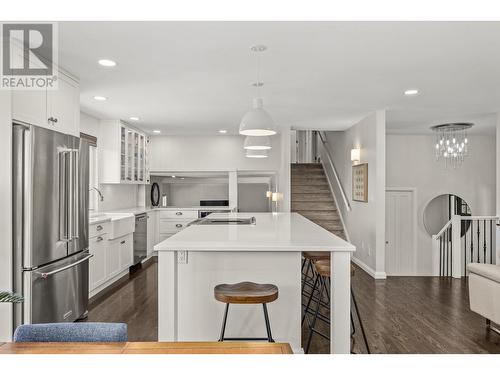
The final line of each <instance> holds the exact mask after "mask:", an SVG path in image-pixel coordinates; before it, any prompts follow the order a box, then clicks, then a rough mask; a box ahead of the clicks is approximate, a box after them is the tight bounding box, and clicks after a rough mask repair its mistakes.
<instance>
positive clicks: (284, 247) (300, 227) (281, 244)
mask: <svg viewBox="0 0 500 375" xmlns="http://www.w3.org/2000/svg"><path fill="white" fill-rule="evenodd" d="M252 216H253V217H255V219H256V224H255V225H191V226H189V227H187V228H186V229H184V230H182V231H180V232H178V233H176V234H175V235H173V236H171V237H170V238H167V239H166V240H164V241H163V242H160V243H159V244H157V245H156V246H155V247H154V249H155V250H157V251H189V250H191V251H349V252H353V251H355V250H356V248H355V247H354V246H353V245H352V244H350V243H348V242H346V241H344V240H343V239H341V238H340V237H338V236H336V235H334V234H333V233H330V232H329V231H327V230H325V229H323V228H322V227H320V226H319V225H317V224H314V223H313V222H312V221H310V220H308V219H306V218H305V217H303V216H302V215H299V214H298V213H277V214H273V213H214V214H211V215H210V218H248V217H252Z"/></svg>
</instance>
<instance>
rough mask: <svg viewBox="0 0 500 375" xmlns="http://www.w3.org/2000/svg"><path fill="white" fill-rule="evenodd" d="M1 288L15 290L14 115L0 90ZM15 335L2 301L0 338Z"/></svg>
mask: <svg viewBox="0 0 500 375" xmlns="http://www.w3.org/2000/svg"><path fill="white" fill-rule="evenodd" d="M0 150H2V155H3V157H2V158H1V159H0V175H1V176H2V183H1V184H0V210H1V212H2V215H4V216H3V217H4V219H3V220H2V225H0V290H7V291H12V188H11V186H12V178H11V176H12V158H11V157H10V156H11V155H12V117H11V95H10V92H9V91H5V90H4V91H0ZM11 339H12V305H11V304H10V303H0V341H11Z"/></svg>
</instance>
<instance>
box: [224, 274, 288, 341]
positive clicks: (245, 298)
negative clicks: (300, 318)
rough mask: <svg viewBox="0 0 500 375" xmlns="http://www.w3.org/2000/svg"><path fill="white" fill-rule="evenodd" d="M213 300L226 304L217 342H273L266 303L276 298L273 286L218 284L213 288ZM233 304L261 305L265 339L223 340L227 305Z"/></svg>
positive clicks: (246, 283) (227, 310) (276, 294)
mask: <svg viewBox="0 0 500 375" xmlns="http://www.w3.org/2000/svg"><path fill="white" fill-rule="evenodd" d="M214 296H215V299H216V300H217V301H219V302H223V303H225V304H226V309H225V311H224V318H223V319H222V328H221V332H220V338H219V341H224V340H231V341H251V340H267V341H269V342H274V340H273V336H272V333H271V324H270V323H269V315H268V312H267V303H269V302H273V301H275V300H276V299H277V298H278V287H277V286H276V285H273V284H256V283H252V282H249V281H245V282H242V283H237V284H219V285H217V286H216V287H215V288H214ZM231 303H233V304H262V308H263V310H264V320H265V322H266V331H267V338H264V337H262V338H260V337H256V338H245V337H235V338H225V337H224V333H225V331H226V322H227V316H228V312H229V305H230V304H231Z"/></svg>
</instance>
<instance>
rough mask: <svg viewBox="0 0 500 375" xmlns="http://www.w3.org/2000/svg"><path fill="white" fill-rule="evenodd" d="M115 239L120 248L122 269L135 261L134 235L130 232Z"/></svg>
mask: <svg viewBox="0 0 500 375" xmlns="http://www.w3.org/2000/svg"><path fill="white" fill-rule="evenodd" d="M115 241H117V242H118V247H119V249H120V250H119V251H120V270H123V269H125V268H127V267H130V266H131V265H132V264H133V263H134V235H133V234H128V235H126V236H123V237H120V238H118V239H117V240H115Z"/></svg>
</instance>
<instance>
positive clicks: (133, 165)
mask: <svg viewBox="0 0 500 375" xmlns="http://www.w3.org/2000/svg"><path fill="white" fill-rule="evenodd" d="M101 129H102V137H101V138H102V139H98V149H99V153H100V156H101V158H100V160H101V165H102V168H101V171H100V172H101V173H100V176H99V180H100V182H103V183H130V184H148V183H149V166H148V159H147V155H148V151H147V146H148V143H149V140H148V138H147V136H146V134H145V133H143V132H141V131H140V130H137V129H134V128H133V127H131V126H129V125H128V124H126V123H124V122H122V121H118V120H116V121H113V120H106V121H102V123H101Z"/></svg>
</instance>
